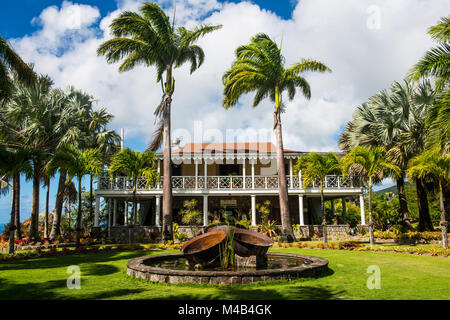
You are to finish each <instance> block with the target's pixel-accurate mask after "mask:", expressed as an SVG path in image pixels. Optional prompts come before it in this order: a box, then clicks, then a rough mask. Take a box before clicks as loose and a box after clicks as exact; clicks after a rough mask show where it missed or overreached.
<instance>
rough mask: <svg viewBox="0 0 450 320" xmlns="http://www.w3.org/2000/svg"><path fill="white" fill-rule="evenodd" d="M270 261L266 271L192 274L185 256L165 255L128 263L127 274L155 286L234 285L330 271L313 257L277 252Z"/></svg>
mask: <svg viewBox="0 0 450 320" xmlns="http://www.w3.org/2000/svg"><path fill="white" fill-rule="evenodd" d="M267 258H268V261H269V265H268V267H267V268H264V269H258V268H254V269H252V268H241V269H239V268H238V269H237V270H191V269H190V268H191V267H189V266H188V265H187V264H185V265H184V266H183V265H182V264H183V259H186V256H185V255H184V254H182V253H174V254H163V255H155V256H146V257H140V258H135V259H132V260H130V261H128V262H127V274H128V275H130V276H133V277H136V278H141V279H145V280H148V281H154V282H164V283H197V284H224V285H233V284H248V283H252V282H258V281H268V280H295V279H299V278H304V277H316V276H319V275H322V274H324V273H325V272H327V270H328V261H327V260H325V259H322V258H318V257H313V256H307V255H299V254H292V253H278V252H276V253H275V252H274V253H267ZM271 261H275V262H276V261H278V262H277V263H271ZM176 262H177V263H178V266H177V263H176Z"/></svg>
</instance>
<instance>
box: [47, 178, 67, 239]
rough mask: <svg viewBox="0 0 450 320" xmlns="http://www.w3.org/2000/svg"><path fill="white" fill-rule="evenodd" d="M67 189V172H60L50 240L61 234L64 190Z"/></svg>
mask: <svg viewBox="0 0 450 320" xmlns="http://www.w3.org/2000/svg"><path fill="white" fill-rule="evenodd" d="M65 187H66V171H60V173H59V182H58V193H57V195H56V202H55V214H54V216H53V224H52V231H51V232H50V239H52V240H54V239H55V238H56V237H57V236H59V235H60V234H61V215H62V209H63V204H64V190H65Z"/></svg>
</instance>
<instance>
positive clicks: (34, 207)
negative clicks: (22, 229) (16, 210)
mask: <svg viewBox="0 0 450 320" xmlns="http://www.w3.org/2000/svg"><path fill="white" fill-rule="evenodd" d="M39 168H40V165H39V163H36V162H35V163H34V173H33V199H32V204H31V223H30V240H31V241H33V242H36V241H38V240H39V187H40V175H39V171H40V169H39Z"/></svg>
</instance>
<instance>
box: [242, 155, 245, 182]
mask: <svg viewBox="0 0 450 320" xmlns="http://www.w3.org/2000/svg"><path fill="white" fill-rule="evenodd" d="M242 188H243V189H245V158H244V159H243V160H242Z"/></svg>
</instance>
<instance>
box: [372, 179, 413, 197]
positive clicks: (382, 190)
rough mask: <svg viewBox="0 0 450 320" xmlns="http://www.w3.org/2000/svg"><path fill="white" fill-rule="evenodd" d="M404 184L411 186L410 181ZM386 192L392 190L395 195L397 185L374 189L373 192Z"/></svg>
mask: <svg viewBox="0 0 450 320" xmlns="http://www.w3.org/2000/svg"><path fill="white" fill-rule="evenodd" d="M405 186H411V183H409V182H405ZM386 192H392V193H393V194H395V195H397V186H392V187H388V188H384V189H381V190H378V191H375V192H374V193H381V194H385V193H386Z"/></svg>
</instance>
